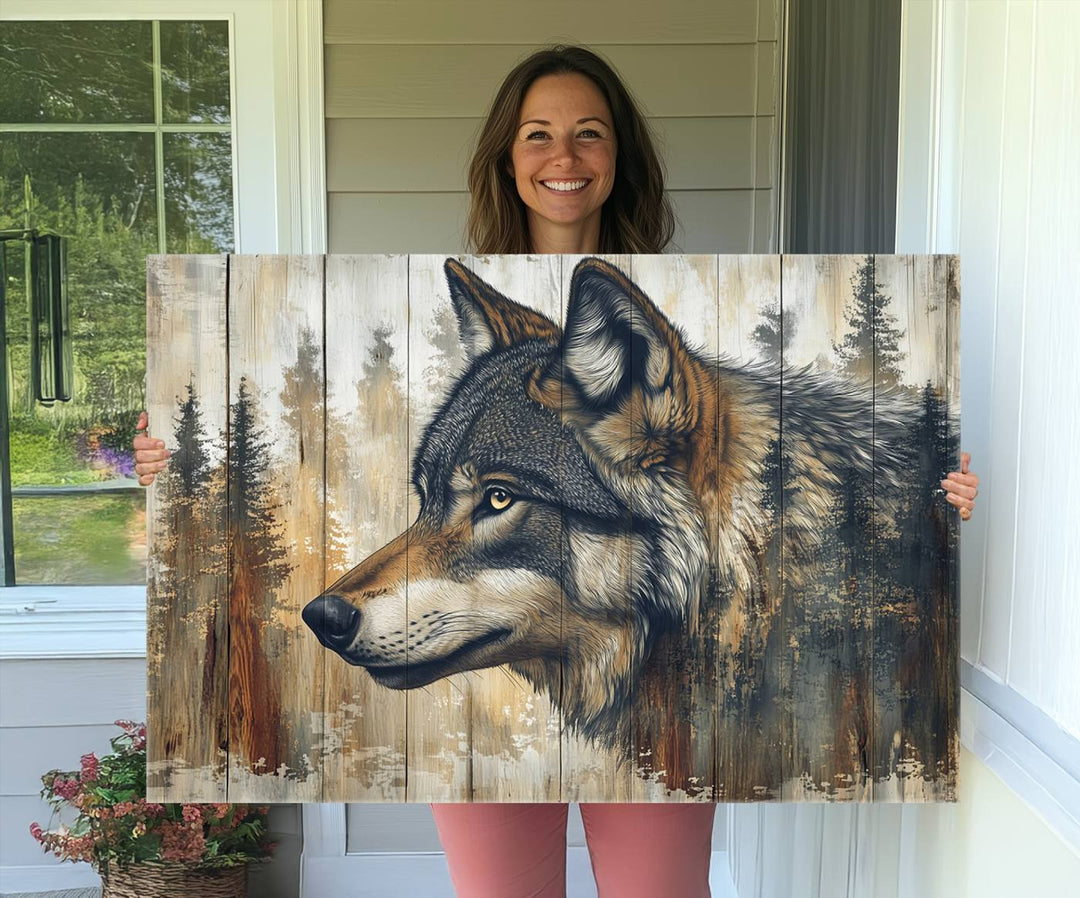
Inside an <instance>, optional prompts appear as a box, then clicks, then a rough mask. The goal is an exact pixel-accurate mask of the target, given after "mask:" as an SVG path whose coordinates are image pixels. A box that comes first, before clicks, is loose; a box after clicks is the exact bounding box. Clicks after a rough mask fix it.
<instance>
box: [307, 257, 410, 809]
mask: <svg viewBox="0 0 1080 898" xmlns="http://www.w3.org/2000/svg"><path fill="white" fill-rule="evenodd" d="M326 320H327V321H328V322H331V326H329V327H327V329H326V532H327V541H326V548H327V554H326V576H325V583H326V587H327V588H330V587H331V586H332V585H333V583H334V582H335V581H337V580H338V578H340V577H342V576H344V575H345V574H347V573H348V571H349V570H350V569H351V568H353V567H354V566H355V565H357V564H359V563H360V562H361V561H363V560H364V559H365V558H367V557H368V556H369V555H371V554H372V553H373V552H375V551H376V550H378V549H379V548H380V547H381V546H384V545H386V544H387V543H389V542H390V541H391V540H392V539H394V538H395V537H397V536H398V534H400V533H403V532H404V531H405V529H406V528H407V527H408V525H409V516H408V511H409V509H408V498H409V489H410V487H409V464H408V459H409V452H408V449H409V442H408V440H409V433H408V421H409V417H408V410H409V409H408V395H409V391H408V385H407V383H406V380H405V378H406V374H407V367H408V358H409V353H408V349H409V347H408V333H409V258H408V256H403V255H399V256H371V255H364V256H344V255H342V256H327V257H326ZM403 622H404V608H402V619H401V621H399V622H398V625H397V628H398V629H400V627H401V625H402V623H403ZM322 660H323V670H324V677H325V683H326V692H325V696H326V699H325V702H324V707H323V713H324V715H325V718H324V719H325V732H326V740H325V742H324V745H323V752H322V754H323V759H324V760H323V795H322V800H323V801H345V800H351V801H386V802H391V801H403V800H404V798H405V702H406V693H405V692H395V691H393V690H390V689H386V688H385V687H383V686H380V685H378V684H377V683H376V682H375V681H374V680H373V679H372V678H371V676H370V674H368V672H367V671H366V670H365V669H364V668H362V667H354V666H352V665H349V664H343V663H341V661H340V659H338V658H337V657H336V656H334V655H332V654H331V653H330V652H322Z"/></svg>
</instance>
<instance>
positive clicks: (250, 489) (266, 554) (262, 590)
mask: <svg viewBox="0 0 1080 898" xmlns="http://www.w3.org/2000/svg"><path fill="white" fill-rule="evenodd" d="M230 413H231V414H230V429H229V461H228V465H229V543H230V548H231V556H232V576H231V578H230V581H229V620H230V625H231V634H230V635H231V639H230V658H229V684H230V699H231V702H230V705H231V707H230V711H231V719H230V741H231V742H232V744H234V745H235V746H236V747H237V749H238V750H239V751H240V754H241V757H242V758H243V759H244V762H246V763H249V764H250V763H257V762H258V761H259V760H260V759H263V760H264V761H265V765H266V767H267V768H268V769H269V770H274V769H276V768H277V767H278V766H279V765H280V764H281V763H282V762H283V760H284V759H285V746H284V744H283V742H284V738H283V735H284V734H283V732H282V727H281V722H282V718H281V702H280V698H279V696H278V694H277V688H276V686H275V677H274V676H273V673H272V670H271V661H270V655H271V654H272V653H273V652H274V649H275V648H277V646H274V645H271V644H270V642H271V640H270V638H269V637H270V633H269V632H268V631H269V627H268V626H267V625H268V622H269V621H270V619H271V613H272V608H273V600H274V594H275V592H276V591H277V589H279V588H280V586H281V583H282V581H283V580H284V579H285V577H286V576H288V573H289V564H288V562H287V561H286V560H285V548H284V546H283V545H282V544H281V530H282V528H281V525H280V524H279V523H278V522H277V521H276V520H275V517H274V511H275V509H276V508H277V507H278V506H277V504H276V502H275V501H274V499H273V498H272V495H271V488H270V483H269V476H268V471H269V464H270V458H269V444H268V443H267V442H266V441H265V440H264V438H263V434H262V431H261V430H259V429H258V428H257V426H256V423H255V416H256V406H255V398H254V396H253V395H252V394H251V393H250V391H249V388H248V384H247V379H246V378H241V379H240V384H239V392H238V396H237V400H236V402H235V403H233V404H232V406H230Z"/></svg>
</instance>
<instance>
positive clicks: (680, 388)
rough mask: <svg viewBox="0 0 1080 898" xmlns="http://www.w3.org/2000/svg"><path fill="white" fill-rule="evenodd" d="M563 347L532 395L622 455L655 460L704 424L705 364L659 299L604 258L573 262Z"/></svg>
mask: <svg viewBox="0 0 1080 898" xmlns="http://www.w3.org/2000/svg"><path fill="white" fill-rule="evenodd" d="M560 350H561V352H560V356H561V359H560V361H561V366H556V365H551V366H549V368H548V369H547V370H546V371H544V372H541V373H539V374H538V375H537V376H536V377H535V378H534V382H533V384H532V386H531V394H532V395H533V398H535V399H537V400H538V401H540V402H542V403H544V404H545V405H552V406H554V405H560V407H561V409H562V412H563V414H564V418H565V419H566V420H567V421H568V422H569V423H571V424H573V425H575V426H577V427H579V428H582V429H584V430H586V431H587V432H589V433H590V434H592V435H593V436H594V437H595V438H596V441H597V443H598V444H599V445H603V446H605V447H607V450H608V451H610V452H612V453H614V454H615V455H618V456H619V457H622V458H631V459H634V460H635V461H636V462H637V463H639V464H642V465H648V464H651V463H654V462H656V461H658V460H660V459H662V458H666V457H667V456H668V455H669V454H670V453H671V452H672V451H674V450H675V447H676V443H677V442H678V441H679V440H680V439H682V438H684V437H685V436H686V435H687V434H689V433H690V432H691V431H692V430H693V428H694V427H695V426H696V425H697V422H698V419H699V417H700V414H701V407H702V401H701V394H702V393H703V391H705V390H707V388H708V385H707V381H706V378H707V375H706V373H705V371H704V370H703V367H702V366H701V365H700V364H698V363H696V362H695V361H694V359H693V358H692V356H691V354H690V352H689V351H688V350H687V349H686V347H685V344H684V341H683V339H682V336H681V335H680V333H679V331H678V330H677V329H676V328H675V326H674V325H672V324H671V322H670V321H668V320H667V318H665V317H664V314H663V313H662V312H661V311H660V310H659V309H658V308H657V307H656V305H655V304H653V302H652V301H651V300H650V299H649V298H648V297H647V296H646V295H645V294H644V293H643V292H642V291H641V289H640V288H639V287H638V286H637V285H636V284H634V283H633V282H632V281H631V280H630V279H629V278H627V277H626V275H624V274H623V273H622V272H621V271H619V269H618V268H615V267H614V266H613V265H609V264H608V263H607V262H604V261H603V260H602V259H595V258H590V259H585V260H583V261H582V262H579V263H578V266H577V267H576V268H575V269H574V275H573V278H572V279H571V282H570V301H569V304H568V306H567V310H566V327H565V331H564V334H563V340H562V343H561V344H560ZM560 373H561V378H560ZM560 384H561V389H560Z"/></svg>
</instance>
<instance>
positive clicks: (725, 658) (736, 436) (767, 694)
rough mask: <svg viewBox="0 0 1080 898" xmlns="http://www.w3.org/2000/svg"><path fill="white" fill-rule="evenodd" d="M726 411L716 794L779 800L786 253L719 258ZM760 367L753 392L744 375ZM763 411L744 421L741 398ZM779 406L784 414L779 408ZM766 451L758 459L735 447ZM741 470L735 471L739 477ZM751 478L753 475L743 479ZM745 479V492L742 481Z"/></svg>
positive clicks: (720, 369) (721, 430)
mask: <svg viewBox="0 0 1080 898" xmlns="http://www.w3.org/2000/svg"><path fill="white" fill-rule="evenodd" d="M717 277H718V295H719V305H718V340H719V343H718V353H719V357H718V365H717V385H718V390H719V395H720V396H721V397H722V398H721V402H720V403H719V408H718V414H717V423H716V427H717V431H718V436H717V452H718V456H719V459H720V461H719V463H718V467H719V472H718V475H717V481H718V483H719V484H720V486H719V495H718V504H717V510H716V512H715V515H714V516H715V518H716V526H717V543H716V546H717V548H716V555H715V565H716V585H715V590H714V592H715V600H714V601H715V610H714V619H713V620H710V621H709V632H712V633H715V634H716V647H715V650H714V658H713V659H711V660H710V663H711V664H714V665H715V667H716V671H717V674H716V676H717V739H716V777H717V781H716V783H717V784H716V796H715V797H716V800H717V801H762V800H766V799H777V798H779V797H780V796H779V787H778V784H779V782H780V757H781V746H780V737H781V729H780V717H779V714H780V706H779V704H778V700H777V687H778V683H779V679H780V659H779V657H778V655H777V653H776V652H775V651H771V652H766V649H767V648H768V647H769V646H770V640H771V641H772V642H771V644H773V645H775V642H776V636H777V635H778V634H777V625H778V622H779V610H780V560H781V559H780V550H779V536H780V532H781V528H780V511H781V505H780V502H781V500H780V495H779V490H780V487H779V482H778V479H777V478H778V474H779V470H778V464H777V461H778V458H779V449H780V425H781V419H782V410H781V408H780V385H781V378H780V371H779V369H778V367H777V366H778V364H779V362H780V353H781V347H782V344H783V333H782V323H781V302H780V257H779V256H753V255H739V256H719V257H718V258H717ZM748 366H750V367H752V368H755V369H757V370H758V374H757V377H756V381H755V382H754V384H753V388H752V389H753V394H754V395H753V397H751V396H749V395H747V394H746V392H745V390H743V389H741V388H740V387H739V374H738V373H739V372H740V371H742V370H744V369H746V368H747V367H748ZM749 398H753V399H754V402H753V403H752V404H751V405H748V406H747V408H753V407H754V406H757V407H758V409H759V411H758V412H757V413H755V414H752V415H748V416H746V417H745V420H742V416H741V415H740V413H739V405H740V403H741V401H742V400H745V399H749ZM777 412H779V413H777ZM739 445H742V446H758V447H761V448H764V449H765V452H764V453H762V454H761V455H760V456H759V457H757V460H756V461H754V457H753V456H749V455H748V456H746V457H743V453H742V452H740V451H739V450H738V449H737V448H736V447H737V446H739ZM736 474H737V475H738V477H736V476H735V475H736ZM741 478H745V480H743V479H741ZM736 483H741V484H742V485H741V486H740V487H739V488H738V492H736V491H735V487H734V484H736ZM740 531H745V532H748V533H749V534H751V542H752V543H753V545H754V546H756V547H757V548H756V552H757V557H758V559H759V560H758V561H757V564H758V565H759V570H760V572H761V573H762V574H763V576H762V577H761V578H760V580H759V578H757V577H755V576H753V573H752V572H751V571H749V570H747V569H746V567H745V566H740V564H739V561H738V553H737V552H736V551H735V549H734V540H733V539H732V536H733V534H735V533H737V532H740Z"/></svg>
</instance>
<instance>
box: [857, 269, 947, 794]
mask: <svg viewBox="0 0 1080 898" xmlns="http://www.w3.org/2000/svg"><path fill="white" fill-rule="evenodd" d="M874 268H875V282H876V284H877V290H878V292H879V293H880V294H881V296H882V297H883V303H884V304H885V307H886V309H887V313H886V314H885V315H884V316H883V318H882V320H881V321H879V322H876V327H875V341H874V342H875V361H876V370H875V385H876V387H877V391H878V392H880V393H882V394H884V393H886V392H887V391H888V390H889V389H890V388H894V386H895V385H897V384H899V385H900V386H901V387H903V388H906V389H909V390H912V391H917V394H918V406H917V410H916V412H915V418H914V422H915V425H916V427H917V428H918V434H919V445H920V452H919V453H918V455H917V456H916V457H914V458H912V459H910V461H909V463H910V464H911V466H912V468H913V469H914V470H917V471H919V477H920V479H921V480H922V481H923V483H924V486H925V489H924V491H923V493H922V495H921V496H920V497H919V500H918V501H916V502H913V503H911V505H910V506H906V505H905V506H904V507H901V508H900V509H898V510H897V511H896V512H895V528H896V533H895V534H888V535H889V536H895V538H897V539H899V540H900V541H901V543H900V546H901V549H902V558H901V559H893V558H892V557H891V556H890V554H889V553H888V551H887V544H886V545H883V546H882V549H881V550H880V551H879V552H877V553H876V557H875V577H874V599H875V601H874V649H875V654H874V659H875V671H874V673H875V683H874V692H873V695H874V705H875V707H874V710H875V714H874V724H875V729H874V737H875V738H874V743H875V746H876V748H877V751H876V752H875V754H874V759H875V794H874V800H875V801H935V800H943V801H955V800H956V790H957V780H956V774H957V763H958V759H959V747H958V745H957V743H956V740H957V739H958V738H959V734H958V732H957V731H956V729H955V728H950V727H946V726H941V725H940V722H941V721H946V720H949V719H954V718H955V717H956V716H958V715H959V689H960V686H959V670H958V669H957V666H956V657H955V650H956V646H957V645H958V643H959V638H960V634H959V626H958V625H959V619H958V611H957V603H956V598H957V596H958V590H957V589H956V586H957V583H956V577H957V558H956V555H957V550H958V548H959V543H958V537H959V534H958V525H959V519H958V516H957V515H956V513H955V509H953V507H952V506H951V505H950V504H949V503H948V502H946V501H945V498H944V494H943V491H942V490H941V489H940V488H939V483H938V481H940V480H943V479H944V478H945V476H946V474H947V473H948V472H949V471H951V470H959V469H960V458H959V446H958V443H957V440H956V436H955V435H958V433H959V427H958V421H959V416H958V414H957V409H956V408H955V405H956V404H957V400H958V390H956V387H957V386H958V372H956V371H951V370H950V363H953V364H958V363H959V352H958V347H955V346H954V345H953V341H954V340H958V338H959V323H960V322H959V316H958V311H959V283H958V278H959V266H958V265H957V264H956V259H955V257H952V256H884V255H881V256H875V257H874ZM954 359H955V362H954ZM954 377H956V378H957V380H956V381H954V380H953V378H954ZM954 391H955V395H954ZM886 414H887V409H886V408H883V407H882V405H880V404H878V405H877V406H876V408H875V423H876V424H877V422H878V421H879V420H880V419H882V418H883V417H884V416H885V415H886ZM943 425H944V427H943ZM881 426H886V422H882V424H881ZM950 434H952V435H953V436H950ZM875 464H876V466H880V460H879V459H877V458H875ZM878 476H879V477H880V476H883V475H882V474H881V473H880V472H879V474H878ZM888 523H890V524H891V523H892V522H888ZM896 567H900V570H899V572H895V571H894V570H892V569H891V568H896ZM904 623H907V624H908V625H907V626H904V625H903V624H904Z"/></svg>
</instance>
